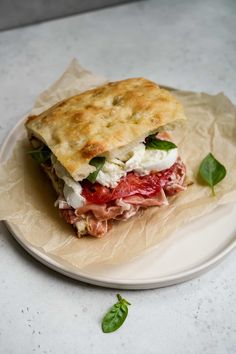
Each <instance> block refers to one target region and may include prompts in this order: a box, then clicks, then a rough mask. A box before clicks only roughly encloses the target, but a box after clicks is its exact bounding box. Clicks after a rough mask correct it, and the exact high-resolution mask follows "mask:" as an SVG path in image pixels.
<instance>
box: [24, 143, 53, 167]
mask: <svg viewBox="0 0 236 354" xmlns="http://www.w3.org/2000/svg"><path fill="white" fill-rule="evenodd" d="M28 154H30V155H31V157H32V158H33V159H34V160H35V161H37V162H38V163H44V162H46V161H47V160H48V159H49V158H50V156H51V154H52V152H51V150H50V149H49V148H48V147H47V146H46V145H43V146H40V147H39V148H38V149H34V150H31V151H28Z"/></svg>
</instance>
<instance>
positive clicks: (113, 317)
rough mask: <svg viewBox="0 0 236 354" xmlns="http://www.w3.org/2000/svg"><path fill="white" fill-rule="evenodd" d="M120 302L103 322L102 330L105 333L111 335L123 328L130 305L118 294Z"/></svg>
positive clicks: (112, 308)
mask: <svg viewBox="0 0 236 354" xmlns="http://www.w3.org/2000/svg"><path fill="white" fill-rule="evenodd" d="M117 298H118V302H117V303H116V304H115V305H113V306H112V307H111V308H110V310H109V311H108V312H107V314H106V315H105V316H104V318H103V320H102V330H103V332H104V333H111V332H114V331H116V330H117V329H118V328H120V327H121V326H122V324H123V323H124V321H125V319H126V317H127V315H128V306H127V305H130V303H129V302H128V301H127V300H125V299H123V298H122V297H121V296H120V294H117Z"/></svg>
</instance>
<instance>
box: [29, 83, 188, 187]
mask: <svg viewBox="0 0 236 354" xmlns="http://www.w3.org/2000/svg"><path fill="white" fill-rule="evenodd" d="M177 119H185V115H184V111H183V107H182V105H181V104H180V103H179V102H178V101H177V100H176V98H175V97H173V96H172V95H171V93H170V92H169V91H167V90H164V89H161V88H160V87H159V86H158V85H157V84H155V83H154V82H151V81H149V80H146V79H143V78H134V79H127V80H122V81H117V82H110V83H108V84H105V85H103V86H100V87H98V88H95V89H92V90H89V91H86V92H84V93H82V94H79V95H77V96H74V97H71V98H69V99H67V100H65V101H62V102H59V103H58V104H56V105H55V106H53V107H51V108H50V109H48V110H47V111H46V112H43V113H42V114H40V115H38V116H31V117H29V118H28V120H27V122H26V128H27V129H28V131H29V132H30V133H31V134H33V135H35V136H36V137H37V138H39V139H40V140H42V141H43V142H44V143H45V144H46V145H48V146H49V148H50V149H51V150H52V152H53V153H54V154H55V155H56V157H57V159H58V160H59V161H60V162H61V164H62V165H63V166H64V167H65V168H66V169H67V170H68V172H69V173H70V174H71V175H72V176H73V177H74V179H75V180H78V179H81V178H84V177H86V176H87V175H88V174H89V173H90V172H91V171H93V169H94V168H93V167H92V166H90V165H89V161H90V160H91V159H92V158H93V157H95V156H96V155H101V154H104V153H106V152H107V151H112V150H114V149H117V148H120V147H122V146H125V145H127V144H129V143H131V142H132V141H134V140H140V141H141V140H142V139H143V138H144V137H145V136H147V135H148V134H150V133H152V132H154V131H155V130H157V129H158V128H159V127H160V126H163V125H165V124H167V123H171V122H173V121H175V120H177Z"/></svg>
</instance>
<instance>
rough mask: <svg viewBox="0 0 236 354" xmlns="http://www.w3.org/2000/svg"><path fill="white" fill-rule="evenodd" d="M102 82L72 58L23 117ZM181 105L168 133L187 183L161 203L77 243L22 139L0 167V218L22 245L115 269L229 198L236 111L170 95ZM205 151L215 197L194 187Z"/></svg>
mask: <svg viewBox="0 0 236 354" xmlns="http://www.w3.org/2000/svg"><path fill="white" fill-rule="evenodd" d="M103 82H105V79H103V78H102V77H99V76H97V75H94V74H92V73H90V72H88V71H87V70H84V69H82V68H81V66H80V65H79V64H78V62H77V61H76V60H73V61H72V63H71V64H70V66H69V67H68V69H67V70H66V72H65V73H64V74H63V76H62V77H61V78H60V79H59V80H58V81H56V82H55V83H54V84H53V85H52V86H51V87H50V88H49V89H48V90H46V91H44V92H43V93H42V94H41V95H40V96H39V97H38V98H37V100H36V102H35V106H34V108H33V109H32V111H31V114H39V113H40V112H42V111H44V110H45V109H47V108H49V107H50V106H51V105H53V104H55V103H56V102H58V101H60V100H62V99H64V98H67V97H70V96H72V95H74V94H76V93H78V92H81V91H84V90H86V89H88V88H91V87H93V86H97V85H100V84H101V83H103ZM173 94H174V95H175V96H176V97H177V98H178V99H179V100H180V101H181V102H182V103H183V105H184V108H185V113H186V115H187V117H188V122H187V123H186V124H184V125H177V126H176V128H175V130H174V131H173V132H172V134H173V140H174V142H175V143H176V144H177V145H178V148H179V152H180V156H181V157H182V158H183V160H184V161H185V163H186V165H187V170H188V175H189V177H190V179H192V180H193V182H194V184H193V185H192V186H189V187H188V189H187V191H186V192H182V193H180V194H179V195H178V196H176V197H173V198H172V199H171V200H170V205H169V206H167V207H166V206H164V207H161V208H158V207H153V208H149V209H147V210H145V211H143V212H141V213H140V214H139V215H137V216H135V217H134V218H132V219H131V220H129V221H117V222H115V223H114V226H113V229H112V230H111V231H110V232H109V233H108V234H107V235H106V236H105V237H104V238H102V239H96V238H92V237H84V238H81V239H78V238H77V237H76V236H75V235H74V232H73V229H72V227H71V226H70V225H68V224H66V223H65V221H64V220H63V219H61V218H60V217H59V215H58V211H57V209H56V208H54V206H53V205H54V201H55V199H56V194H55V193H54V191H53V189H52V187H51V185H50V182H49V181H48V180H47V177H46V176H45V175H44V173H43V172H41V170H40V167H39V166H38V165H37V163H35V162H34V161H33V160H32V159H31V158H30V157H29V156H28V155H27V153H26V152H27V149H29V144H28V142H27V139H26V135H24V136H22V139H21V140H20V141H17V142H16V146H15V148H14V153H13V155H12V157H11V158H10V159H9V160H8V161H7V162H6V163H2V164H1V165H0V218H1V220H7V221H8V222H10V223H11V225H13V226H14V227H17V229H18V234H19V235H20V237H21V239H22V240H23V242H26V243H28V244H30V245H31V246H34V247H36V248H37V249H39V250H43V251H44V252H46V253H47V254H48V255H50V256H51V257H54V258H55V257H56V258H57V259H60V261H62V262H66V263H67V264H68V265H71V266H77V267H79V268H83V267H85V266H88V265H91V264H95V263H97V264H98V263H109V264H115V263H117V264H119V263H122V262H124V261H127V260H130V259H132V258H134V257H136V256H138V255H140V254H141V253H142V252H144V251H145V250H147V249H149V248H150V247H153V246H155V245H157V244H158V243H159V242H160V241H161V240H162V239H163V238H164V237H166V236H168V235H170V233H171V232H173V231H175V230H176V229H177V228H179V227H180V226H182V225H183V224H186V223H189V222H191V221H192V220H193V219H196V218H197V217H200V216H201V215H203V214H206V213H209V212H210V211H212V210H213V209H214V208H216V207H217V206H218V205H220V204H225V203H229V202H233V201H235V200H236V107H235V106H234V105H233V104H232V103H231V102H230V100H229V99H228V98H227V97H226V96H224V94H223V93H220V94H218V95H216V96H211V95H208V94H206V93H194V92H183V91H177V90H175V91H173ZM210 151H211V152H212V153H213V154H214V156H215V157H216V158H217V159H218V160H220V161H221V162H222V163H223V164H224V165H225V166H226V168H227V176H226V178H225V179H224V180H223V181H222V182H221V183H220V184H218V185H217V186H216V189H215V190H216V197H212V196H211V190H210V188H209V187H207V186H206V185H202V184H200V183H199V182H198V179H197V173H198V167H199V164H200V162H201V160H202V159H203V158H204V157H205V156H206V155H207V154H208V153H209V152H210Z"/></svg>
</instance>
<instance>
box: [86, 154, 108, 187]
mask: <svg viewBox="0 0 236 354" xmlns="http://www.w3.org/2000/svg"><path fill="white" fill-rule="evenodd" d="M105 161H106V159H105V157H100V156H98V157H94V158H93V159H92V160H90V162H89V164H90V165H92V166H94V167H96V171H94V172H92V173H90V175H89V176H88V177H87V179H88V180H89V182H91V183H95V181H96V178H97V175H98V173H99V171H100V170H101V168H102V167H103V165H104V163H105Z"/></svg>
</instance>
